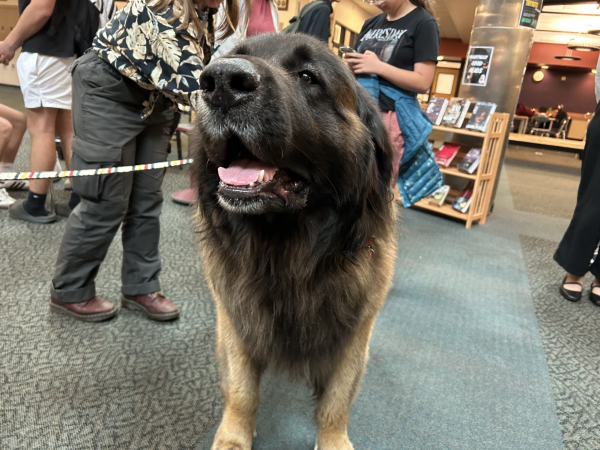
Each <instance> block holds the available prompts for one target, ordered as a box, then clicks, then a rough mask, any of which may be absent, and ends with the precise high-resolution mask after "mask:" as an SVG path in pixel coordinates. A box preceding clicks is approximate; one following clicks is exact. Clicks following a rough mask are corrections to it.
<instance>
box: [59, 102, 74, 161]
mask: <svg viewBox="0 0 600 450" xmlns="http://www.w3.org/2000/svg"><path fill="white" fill-rule="evenodd" d="M56 134H58V137H59V138H60V142H61V144H62V149H63V156H64V157H65V163H66V165H67V170H71V155H72V153H71V141H72V140H73V124H72V123H71V111H70V110H69V109H59V110H58V113H57V114H56Z"/></svg>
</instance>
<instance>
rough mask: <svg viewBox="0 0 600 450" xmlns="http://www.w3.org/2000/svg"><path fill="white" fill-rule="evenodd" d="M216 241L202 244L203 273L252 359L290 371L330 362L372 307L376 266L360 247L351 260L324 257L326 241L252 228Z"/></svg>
mask: <svg viewBox="0 0 600 450" xmlns="http://www.w3.org/2000/svg"><path fill="white" fill-rule="evenodd" d="M242 230H243V231H242ZM220 238H221V239H219V238H217V235H213V236H212V238H210V241H209V242H205V244H204V245H203V248H204V249H205V250H204V252H203V254H204V259H205V267H206V269H207V272H208V273H207V275H208V278H209V280H210V281H211V283H212V286H211V287H212V288H213V290H214V291H215V294H216V297H217V298H218V301H219V302H220V304H221V305H222V306H223V308H224V309H225V310H226V311H227V313H228V316H229V318H230V320H231V322H232V323H233V325H234V327H235V329H236V331H237V333H238V336H239V337H240V338H241V339H242V341H243V342H244V343H245V344H246V346H247V348H248V349H249V351H250V352H251V353H252V354H253V356H254V357H255V358H256V359H257V360H260V361H263V362H265V363H268V362H269V361H276V362H277V363H278V364H280V365H284V366H288V368H290V367H292V366H295V365H296V366H297V365H301V364H305V363H307V362H308V363H310V360H312V359H315V358H316V359H319V360H323V361H326V360H331V359H334V358H336V357H337V356H338V354H337V353H338V351H339V349H340V348H342V347H344V344H345V343H346V342H347V340H348V338H349V337H350V336H351V335H352V334H353V332H354V331H355V329H356V326H357V324H358V323H359V322H360V320H361V318H362V316H363V313H364V312H365V310H370V308H372V307H374V305H372V304H371V303H370V302H372V301H371V300H370V298H369V291H370V289H371V288H372V285H373V283H377V280H376V279H375V278H374V273H375V272H376V266H377V265H378V264H381V261H379V260H377V259H376V260H373V261H372V260H371V254H370V252H369V251H368V250H366V249H365V250H362V251H359V252H358V253H357V255H356V260H355V261H353V262H350V261H348V260H346V259H344V258H343V257H342V256H339V255H337V256H336V255H335V254H331V255H327V254H326V253H327V252H326V251H324V249H323V248H321V246H322V245H324V244H322V243H319V242H318V241H317V242H314V241H310V240H307V239H306V237H305V236H302V233H297V234H292V233H289V234H288V233H285V232H281V233H274V234H270V233H268V232H267V233H265V232H264V228H263V227H261V228H260V231H259V229H256V230H252V228H251V227H250V226H246V227H242V228H241V229H238V230H237V233H236V234H235V235H227V234H220ZM330 247H331V246H330ZM325 250H327V249H325Z"/></svg>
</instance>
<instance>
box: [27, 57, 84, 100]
mask: <svg viewBox="0 0 600 450" xmlns="http://www.w3.org/2000/svg"><path fill="white" fill-rule="evenodd" d="M74 60H75V56H70V57H67V58H59V57H56V56H45V55H40V54H39V53H27V52H21V54H20V55H19V59H18V60H17V74H18V75H19V84H20V85H21V92H23V100H24V101H25V108H39V107H41V106H43V107H44V108H59V109H71V74H70V73H69V72H68V71H67V68H68V67H69V64H71V63H72V62H73V61H74Z"/></svg>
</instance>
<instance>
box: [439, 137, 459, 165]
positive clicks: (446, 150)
mask: <svg viewBox="0 0 600 450" xmlns="http://www.w3.org/2000/svg"><path fill="white" fill-rule="evenodd" d="M459 149H460V145H459V144H452V143H450V142H444V144H443V145H442V146H441V147H440V149H439V150H438V151H437V152H436V154H435V160H436V161H437V163H438V164H439V165H440V166H443V167H448V166H450V163H451V162H452V160H453V159H454V157H455V156H456V154H457V153H458V150H459Z"/></svg>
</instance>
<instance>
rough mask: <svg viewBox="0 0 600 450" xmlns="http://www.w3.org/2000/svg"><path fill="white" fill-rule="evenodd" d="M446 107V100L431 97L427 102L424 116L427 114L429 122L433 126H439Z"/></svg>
mask: <svg viewBox="0 0 600 450" xmlns="http://www.w3.org/2000/svg"><path fill="white" fill-rule="evenodd" d="M446 106H448V99H447V98H442V97H433V98H432V99H431V100H429V104H428V105H427V111H426V112H425V114H427V117H429V120H431V122H433V124H434V125H439V124H440V123H441V122H442V118H443V117H444V113H445V112H446Z"/></svg>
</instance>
